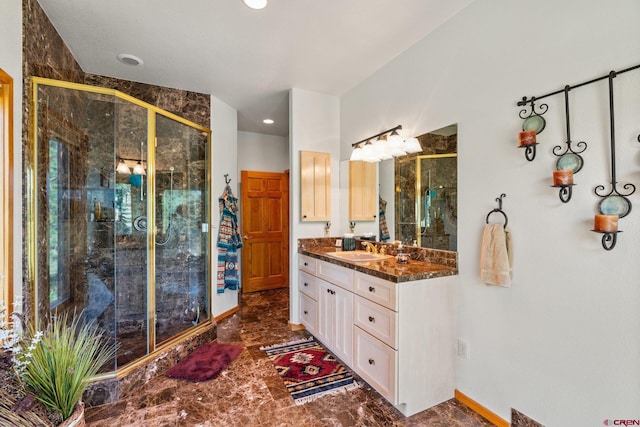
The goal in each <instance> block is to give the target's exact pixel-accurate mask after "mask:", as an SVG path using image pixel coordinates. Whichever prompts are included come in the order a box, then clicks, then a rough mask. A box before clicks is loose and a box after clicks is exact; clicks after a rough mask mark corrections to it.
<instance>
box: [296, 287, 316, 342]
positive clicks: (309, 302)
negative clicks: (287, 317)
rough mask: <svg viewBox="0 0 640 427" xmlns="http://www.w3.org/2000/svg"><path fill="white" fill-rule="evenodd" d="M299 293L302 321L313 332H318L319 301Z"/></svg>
mask: <svg viewBox="0 0 640 427" xmlns="http://www.w3.org/2000/svg"><path fill="white" fill-rule="evenodd" d="M298 295H299V296H300V321H301V322H302V324H303V325H304V326H305V328H306V329H307V330H308V331H309V332H310V333H311V334H316V333H317V332H318V301H316V300H314V299H311V298H310V297H309V296H308V295H305V294H303V293H300V292H299V293H298Z"/></svg>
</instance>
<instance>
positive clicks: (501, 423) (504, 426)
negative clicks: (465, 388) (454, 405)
mask: <svg viewBox="0 0 640 427" xmlns="http://www.w3.org/2000/svg"><path fill="white" fill-rule="evenodd" d="M455 398H456V399H457V400H458V401H459V402H460V403H463V404H464V405H466V406H468V407H469V409H471V410H472V411H473V412H475V413H476V414H478V415H480V416H481V417H482V418H484V419H486V420H487V421H489V422H490V423H491V424H493V425H494V426H497V427H509V425H510V424H509V422H508V421H506V420H505V419H503V418H501V417H499V416H498V415H496V414H494V413H493V412H491V411H490V410H488V409H487V408H485V407H484V406H482V405H481V404H479V403H478V402H476V401H475V400H473V399H471V398H470V397H469V396H467V395H465V394H464V393H462V392H460V391H459V390H456V391H455Z"/></svg>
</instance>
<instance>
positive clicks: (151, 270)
mask: <svg viewBox="0 0 640 427" xmlns="http://www.w3.org/2000/svg"><path fill="white" fill-rule="evenodd" d="M39 85H44V86H54V87H58V88H65V89H71V90H79V91H84V92H90V93H96V94H101V95H111V96H113V97H114V98H117V99H121V100H124V101H127V102H130V103H132V104H135V105H138V106H140V107H142V108H145V109H146V110H147V141H146V143H147V153H146V154H147V171H146V173H147V179H146V186H147V194H155V190H156V189H155V167H156V150H155V148H156V145H157V138H156V117H157V115H162V116H164V117H167V118H169V119H172V120H174V121H177V122H179V123H182V124H184V125H186V126H189V127H191V128H194V129H197V130H199V131H201V132H204V133H206V134H207V136H208V140H207V153H206V161H207V164H208V165H211V164H212V156H211V130H210V129H208V128H206V127H204V126H201V125H199V124H197V123H194V122H191V121H190V120H187V119H185V118H183V117H180V116H177V115H175V114H173V113H170V112H168V111H165V110H163V109H161V108H158V107H156V106H155V105H151V104H148V103H146V102H144V101H141V100H139V99H137V98H134V97H132V96H130V95H127V94H125V93H122V92H120V91H117V90H115V89H107V88H102V87H97V86H89V85H84V84H79V83H72V82H65V81H60V80H53V79H47V78H41V77H32V78H31V88H32V95H31V96H32V105H31V123H32V126H31V127H30V130H31V134H30V136H29V142H30V145H31V147H30V150H29V155H30V157H31V159H30V160H31V161H30V164H29V166H28V168H27V170H26V171H25V174H26V177H27V189H26V191H27V195H28V197H27V215H28V220H27V245H28V248H27V256H28V259H27V285H28V287H29V289H31V290H32V295H33V298H32V300H31V301H29V302H28V303H29V305H30V306H31V307H36V308H34V309H33V310H31V315H30V316H29V320H30V321H33V322H34V323H33V324H35V325H37V324H39V321H40V320H41V319H39V310H38V309H37V304H38V301H39V295H38V291H39V290H38V267H37V238H38V236H37V218H38V206H37V203H36V201H37V192H38V179H37V178H38V177H37V170H38V137H37V136H38V114H37V106H38V86H39ZM114 168H115V165H114ZM206 191H207V194H208V197H207V199H206V202H207V204H206V207H205V209H206V211H207V218H206V221H207V223H208V224H209V225H210V224H211V219H212V216H211V215H212V212H211V169H210V167H208V168H207V169H206ZM146 209H147V212H156V199H155V197H147V198H146ZM147 230H148V231H147V319H146V320H147V337H148V339H147V348H148V351H147V354H146V355H145V356H142V357H141V358H139V359H137V360H135V361H133V362H131V363H128V364H127V365H125V366H124V367H123V368H120V367H118V368H116V371H114V372H109V373H104V374H99V375H98V376H97V377H96V378H94V379H95V380H102V379H107V378H113V377H117V378H121V377H124V376H126V375H128V374H129V373H130V372H132V371H134V370H136V369H137V368H139V367H140V366H144V365H145V364H146V363H148V362H149V361H151V360H153V359H154V358H155V357H157V354H158V353H160V352H161V351H163V350H164V349H167V348H171V347H173V346H175V345H176V344H177V343H179V342H182V341H185V340H187V339H189V338H190V337H192V336H196V335H199V334H201V333H202V332H203V331H204V330H207V329H209V328H211V327H212V324H213V314H212V313H211V303H212V301H211V295H213V288H212V286H213V284H214V283H215V281H214V276H213V270H214V269H213V266H214V265H215V263H213V262H212V260H213V258H212V254H213V253H214V247H213V238H212V237H211V232H210V230H211V227H209V232H208V233H207V250H208V251H209V253H208V256H207V262H208V268H207V277H206V280H207V286H208V289H207V292H208V296H209V301H208V303H209V312H210V313H209V319H207V320H205V321H202V322H201V323H199V324H198V325H196V326H194V327H192V328H190V329H188V330H186V331H185V332H182V333H180V334H178V335H176V336H174V337H172V338H170V339H167V340H165V341H163V342H162V344H160V345H158V344H157V342H156V327H155V325H156V292H155V291H156V264H155V259H156V253H155V246H156V245H155V242H156V218H155V215H147Z"/></svg>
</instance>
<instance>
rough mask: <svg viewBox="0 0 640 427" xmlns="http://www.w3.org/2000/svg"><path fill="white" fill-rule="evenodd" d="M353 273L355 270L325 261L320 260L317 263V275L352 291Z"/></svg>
mask: <svg viewBox="0 0 640 427" xmlns="http://www.w3.org/2000/svg"><path fill="white" fill-rule="evenodd" d="M353 274H354V271H353V270H351V269H349V268H346V267H341V266H339V265H335V264H331V263H328V262H324V261H318V263H317V265H316V276H318V277H320V278H321V279H324V280H326V281H327V282H330V283H333V284H334V285H338V286H340V287H341V288H343V289H346V290H348V291H352V292H353Z"/></svg>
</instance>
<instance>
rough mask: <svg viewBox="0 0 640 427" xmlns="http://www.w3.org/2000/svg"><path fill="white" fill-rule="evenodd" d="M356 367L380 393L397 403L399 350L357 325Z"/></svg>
mask: <svg viewBox="0 0 640 427" xmlns="http://www.w3.org/2000/svg"><path fill="white" fill-rule="evenodd" d="M353 329H354V339H355V345H354V349H355V353H354V369H355V370H356V372H357V373H358V374H359V375H360V376H361V377H362V378H363V379H364V380H365V381H367V382H368V383H369V384H370V385H371V386H373V388H375V389H376V390H377V391H378V393H380V394H381V395H382V396H384V397H385V398H386V399H387V400H389V401H390V402H391V403H392V404H396V400H397V398H396V378H397V373H396V366H397V365H396V360H397V354H398V353H397V351H396V350H394V349H392V348H391V347H389V346H387V345H386V344H384V343H383V342H382V341H379V340H377V339H376V338H374V337H372V336H371V335H369V334H368V333H366V332H365V331H363V330H362V329H360V328H358V327H355V328H353Z"/></svg>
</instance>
